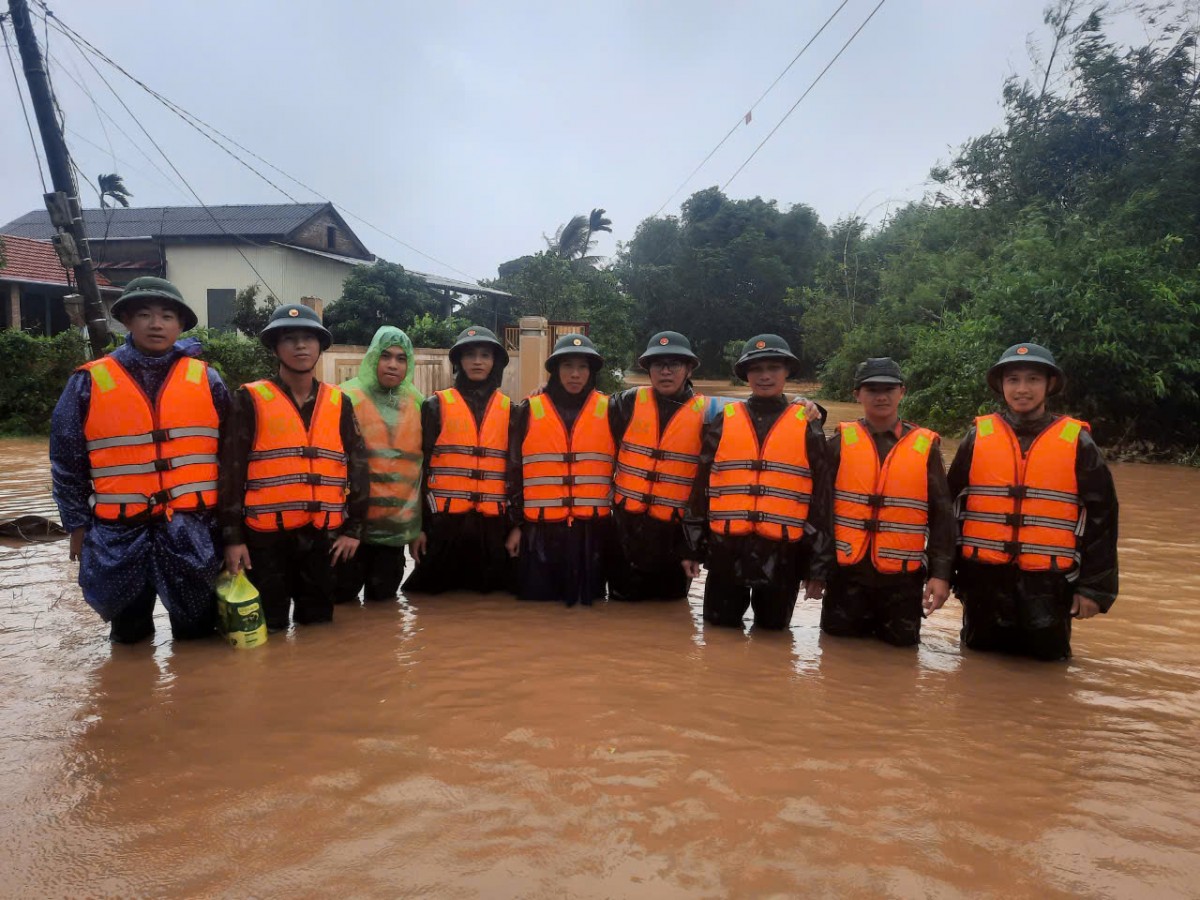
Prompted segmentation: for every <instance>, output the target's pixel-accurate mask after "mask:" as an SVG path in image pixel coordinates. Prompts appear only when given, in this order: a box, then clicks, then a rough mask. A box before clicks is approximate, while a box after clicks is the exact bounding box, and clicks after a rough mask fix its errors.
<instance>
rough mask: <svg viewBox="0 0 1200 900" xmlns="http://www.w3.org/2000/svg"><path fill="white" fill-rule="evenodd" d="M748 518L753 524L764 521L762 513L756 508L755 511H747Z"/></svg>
mask: <svg viewBox="0 0 1200 900" xmlns="http://www.w3.org/2000/svg"><path fill="white" fill-rule="evenodd" d="M746 519H747V521H749V522H751V523H752V524H758V523H759V522H761V521H762V513H760V512H759V511H758V510H754V511H753V512H750V513H747V515H746Z"/></svg>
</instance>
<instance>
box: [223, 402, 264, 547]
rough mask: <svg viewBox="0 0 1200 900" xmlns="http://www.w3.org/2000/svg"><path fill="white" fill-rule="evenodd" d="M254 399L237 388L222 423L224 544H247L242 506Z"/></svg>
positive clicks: (253, 422) (251, 440)
mask: <svg viewBox="0 0 1200 900" xmlns="http://www.w3.org/2000/svg"><path fill="white" fill-rule="evenodd" d="M255 424H256V423H255V415H254V401H253V400H251V399H250V394H249V393H248V392H247V390H246V389H245V388H244V387H241V388H238V389H237V390H236V391H235V392H234V394H233V398H232V402H231V403H230V404H229V414H228V415H227V416H226V417H225V421H224V422H222V423H221V438H220V443H219V445H218V449H217V459H218V462H219V468H218V474H217V522H218V524H219V525H220V527H221V540H222V542H223V543H224V544H225V546H227V547H228V546H230V545H233V544H244V543H246V533H245V526H244V524H243V522H244V518H243V516H244V512H243V508H244V506H245V501H246V468H247V467H248V466H249V465H250V448H251V446H253V443H254V430H255Z"/></svg>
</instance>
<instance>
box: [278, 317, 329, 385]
mask: <svg viewBox="0 0 1200 900" xmlns="http://www.w3.org/2000/svg"><path fill="white" fill-rule="evenodd" d="M275 355H276V356H277V357H278V358H279V362H280V363H281V364H282V365H283V367H284V368H285V369H288V370H289V371H292V372H298V373H301V374H303V373H305V372H311V371H312V370H313V369H315V368H316V367H317V359H318V358H319V357H320V356H321V341H320V338H318V337H317V336H316V335H315V334H313V333H312V332H311V331H309V330H308V329H307V328H290V329H288V330H287V331H285V332H284V333H283V334H281V335H280V336H279V340H278V341H276V342H275Z"/></svg>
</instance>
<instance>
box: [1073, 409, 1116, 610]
mask: <svg viewBox="0 0 1200 900" xmlns="http://www.w3.org/2000/svg"><path fill="white" fill-rule="evenodd" d="M1075 478H1076V482H1077V483H1078V485H1079V498H1080V500H1082V501H1083V508H1084V510H1085V512H1086V514H1087V519H1086V521H1085V522H1084V525H1083V537H1082V539H1081V541H1080V557H1081V558H1080V562H1079V580H1078V582H1076V591H1077V592H1078V593H1080V594H1083V596H1085V597H1089V598H1090V599H1092V600H1095V601H1096V603H1097V604H1098V605H1099V606H1100V610H1101V612H1108V610H1109V609H1110V608H1111V607H1112V605H1113V603H1114V602H1115V601H1116V599H1117V587H1118V571H1117V518H1118V512H1119V508H1118V503H1117V489H1116V487H1115V486H1114V485H1113V480H1112V473H1111V472H1110V471H1109V469H1108V466H1107V465H1106V464H1105V462H1104V457H1103V456H1102V455H1101V453H1100V448H1099V447H1097V446H1096V442H1095V441H1093V440H1092V436H1091V435H1090V434H1088V433H1087V432H1082V433H1081V434H1080V435H1079V445H1078V449H1077V450H1076V452H1075Z"/></svg>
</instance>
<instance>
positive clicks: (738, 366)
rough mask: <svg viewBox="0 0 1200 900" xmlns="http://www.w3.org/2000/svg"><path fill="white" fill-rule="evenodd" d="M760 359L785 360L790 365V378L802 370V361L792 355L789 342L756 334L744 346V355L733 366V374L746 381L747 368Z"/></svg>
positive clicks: (778, 337)
mask: <svg viewBox="0 0 1200 900" xmlns="http://www.w3.org/2000/svg"><path fill="white" fill-rule="evenodd" d="M760 359H782V360H784V361H785V362H786V363H787V364H788V376H789V377H791V376H793V375H795V374H796V372H797V370H798V369H799V368H800V360H798V359H797V358H796V354H794V353H792V348H791V347H789V346H788V342H787V341H785V340H784V339H783V338H781V337H780V336H779V335H777V334H756V335H755V336H754V337H752V338H750V340H748V341H746V343H745V344H744V345H743V346H742V355H741V356H739V357H738V361H737V362H735V363H734V364H733V374H734V375H736V376H737V377H738V378H740V379H742V381H745V380H746V369H747V367H749V365H750V363H752V362H757V361H758V360H760Z"/></svg>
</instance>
